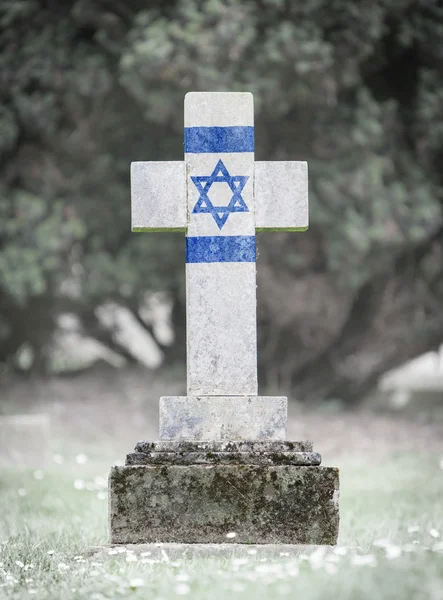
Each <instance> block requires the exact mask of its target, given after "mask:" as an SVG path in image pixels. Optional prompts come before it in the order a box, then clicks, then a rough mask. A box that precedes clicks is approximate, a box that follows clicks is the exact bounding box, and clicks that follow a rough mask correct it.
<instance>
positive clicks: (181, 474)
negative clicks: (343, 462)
mask: <svg viewBox="0 0 443 600" xmlns="http://www.w3.org/2000/svg"><path fill="white" fill-rule="evenodd" d="M320 460H321V457H320V455H319V454H317V453H315V452H312V444H310V443H309V442H216V443H214V442H213V443H210V442H166V441H162V442H157V443H148V442H141V443H139V444H137V447H136V452H135V453H133V454H129V455H128V457H127V464H126V466H124V467H114V468H113V469H112V471H111V475H110V481H109V493H110V504H109V506H110V528H111V542H112V543H114V544H128V543H149V542H179V543H226V542H229V541H230V540H231V541H232V542H236V543H239V544H283V543H284V544H335V543H336V541H337V535H338V523H339V513H338V495H339V478H338V469H335V468H330V467H320V466H313V465H319V464H320ZM229 533H235V536H230V537H227V534H229Z"/></svg>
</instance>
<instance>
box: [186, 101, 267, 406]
mask: <svg viewBox="0 0 443 600" xmlns="http://www.w3.org/2000/svg"><path fill="white" fill-rule="evenodd" d="M253 125H254V105H253V97H252V94H249V93H242V92H240V93H237V92H234V93H223V94H221V93H211V92H207V93H205V92H203V93H201V92H200V93H194V92H191V93H189V94H186V97H185V161H186V172H187V177H188V180H187V194H188V215H189V219H188V230H187V236H188V237H187V244H188V246H187V248H188V252H187V261H186V262H187V264H186V289H187V313H186V314H187V381H188V395H189V396H197V395H201V396H224V395H233V396H240V395H256V394H257V341H256V340H257V335H256V304H257V301H256V283H255V280H256V266H255V210H254V146H253ZM233 128H235V129H233ZM226 131H228V132H230V134H232V131H234V132H237V136H236V137H235V138H230V139H231V141H232V142H233V143H231V144H229V145H228V146H226V143H225V142H226V141H227V138H226V136H224V135H223V133H222V132H226ZM244 131H246V132H249V131H251V132H252V145H251V146H245V147H243V148H242V150H243V151H239V149H238V148H237V145H238V143H241V142H242V139H243V132H244ZM246 140H247V137H246ZM214 145H215V147H212V146H214ZM217 149H218V151H219V152H221V154H219V155H214V150H217ZM211 177H212V179H211ZM235 194H237V196H236V195H235ZM230 207H231V208H230ZM217 209H218V210H217ZM228 211H229V212H228ZM221 238H224V240H223V239H221ZM245 240H247V241H248V242H249V243H250V242H251V240H252V244H253V246H254V250H253V253H252V255H251V257H250V260H244V258H245V254H244V253H243V259H242V260H241V261H237V260H229V259H228V257H227V255H226V252H224V254H225V256H223V257H220V256H218V255H219V254H220V251H219V249H220V248H225V249H226V248H228V247H229V248H232V247H233V245H234V244H235V246H236V248H237V249H238V248H240V247H241V244H242V242H244V241H245ZM224 245H225V246H224ZM194 247H195V248H197V247H198V248H199V250H198V253H197V252H195V253H194V252H193V251H192V248H194ZM193 254H195V255H196V256H197V258H194V257H193V256H192V255H193ZM217 257H218V258H217ZM214 258H217V260H214Z"/></svg>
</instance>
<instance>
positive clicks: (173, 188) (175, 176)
mask: <svg viewBox="0 0 443 600" xmlns="http://www.w3.org/2000/svg"><path fill="white" fill-rule="evenodd" d="M131 203H132V211H131V215H132V230H135V229H147V230H151V231H163V230H170V229H175V230H179V231H180V230H181V231H185V230H186V227H187V214H186V177H185V163H184V162H182V161H177V162H174V161H167V162H164V161H163V162H133V163H131Z"/></svg>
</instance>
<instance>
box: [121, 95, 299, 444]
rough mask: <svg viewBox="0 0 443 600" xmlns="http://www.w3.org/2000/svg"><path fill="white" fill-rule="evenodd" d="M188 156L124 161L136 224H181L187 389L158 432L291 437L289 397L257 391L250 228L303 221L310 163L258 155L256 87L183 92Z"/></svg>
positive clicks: (165, 227)
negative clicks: (249, 90) (259, 158)
mask: <svg viewBox="0 0 443 600" xmlns="http://www.w3.org/2000/svg"><path fill="white" fill-rule="evenodd" d="M184 140H185V143H184V145H185V160H184V161H177V162H172V161H171V162H170V161H167V162H134V163H132V165H131V196H132V230H133V231H183V232H185V233H186V296H187V299H186V305H187V393H188V395H187V396H186V397H165V398H162V399H161V401H160V438H161V439H163V440H212V441H216V440H227V439H231V440H267V439H273V440H276V439H282V440H283V439H286V415H287V401H286V398H281V397H260V396H258V395H257V393H258V390H257V334H256V264H255V263H256V239H255V235H256V231H264V230H273V231H304V230H305V229H307V227H308V176H307V163H306V162H280V161H278V162H254V111H253V97H252V94H249V93H237V92H234V93H224V92H191V93H188V94H187V95H186V97H185V137H184Z"/></svg>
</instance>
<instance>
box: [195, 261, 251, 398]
mask: <svg viewBox="0 0 443 600" xmlns="http://www.w3.org/2000/svg"><path fill="white" fill-rule="evenodd" d="M186 279H187V287H186V290H187V291H186V294H187V302H186V305H187V316H186V318H187V332H188V334H187V374H188V394H189V395H190V396H195V395H215V396H223V395H244V394H250V395H256V394H257V391H258V390H257V336H256V327H257V326H256V297H255V291H256V283H255V263H246V262H243V263H198V264H187V265H186Z"/></svg>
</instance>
